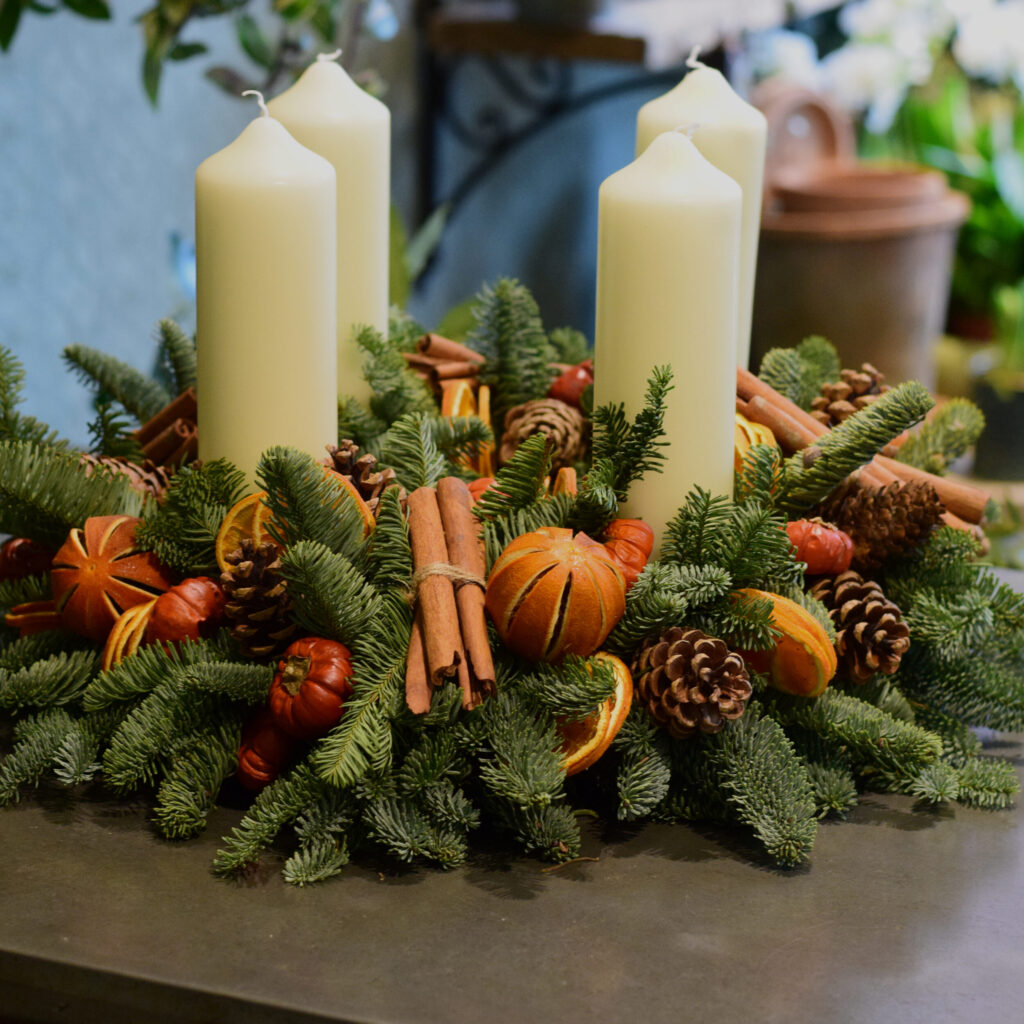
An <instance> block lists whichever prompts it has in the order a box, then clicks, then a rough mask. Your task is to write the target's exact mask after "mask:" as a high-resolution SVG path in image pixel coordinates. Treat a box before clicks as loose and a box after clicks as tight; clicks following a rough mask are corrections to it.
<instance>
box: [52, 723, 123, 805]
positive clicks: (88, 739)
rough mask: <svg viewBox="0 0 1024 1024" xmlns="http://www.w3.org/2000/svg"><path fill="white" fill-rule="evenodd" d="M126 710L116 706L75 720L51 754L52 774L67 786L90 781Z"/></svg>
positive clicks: (98, 767)
mask: <svg viewBox="0 0 1024 1024" xmlns="http://www.w3.org/2000/svg"><path fill="white" fill-rule="evenodd" d="M126 713H127V709H125V708H122V707H118V708H110V709H107V710H104V711H99V712H97V713H95V714H92V715H85V716H83V717H82V718H76V719H75V720H74V721H73V722H72V724H71V728H70V729H69V730H68V732H67V734H66V735H65V736H64V739H63V741H62V742H61V744H60V746H59V747H58V748H57V750H56V752H55V753H54V755H53V771H54V774H55V775H56V776H57V778H58V779H60V781H61V782H63V783H64V785H66V786H77V785H79V784H80V783H82V782H89V781H91V780H92V778H93V777H94V776H95V775H96V773H97V772H98V771H99V770H100V768H101V764H100V750H101V749H102V747H103V744H104V743H106V742H107V740H108V739H109V738H110V736H111V735H112V734H113V732H114V730H115V729H116V728H117V726H118V725H120V723H121V720H122V719H123V718H124V716H125V714H126Z"/></svg>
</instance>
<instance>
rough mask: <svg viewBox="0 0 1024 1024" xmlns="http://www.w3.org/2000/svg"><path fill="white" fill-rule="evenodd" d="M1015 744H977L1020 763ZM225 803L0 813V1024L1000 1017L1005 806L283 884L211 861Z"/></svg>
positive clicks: (273, 876)
mask: <svg viewBox="0 0 1024 1024" xmlns="http://www.w3.org/2000/svg"><path fill="white" fill-rule="evenodd" d="M1022 739H1024V738H1021V737H1014V738H1013V739H1012V740H1003V741H999V742H998V743H997V745H996V747H995V748H994V749H993V750H992V752H993V753H998V754H1000V755H1002V756H1009V757H1012V758H1013V759H1014V760H1015V761H1016V762H1017V763H1018V765H1020V764H1024V744H1022V742H1021V740H1022ZM238 817H239V812H237V811H232V810H227V809H218V810H217V811H216V812H215V814H214V816H213V820H212V822H211V828H210V830H209V831H208V832H207V834H206V835H205V836H204V837H202V838H200V839H199V840H196V841H193V842H189V843H169V842H164V841H162V840H160V839H158V838H157V837H156V835H155V834H154V833H153V832H152V830H151V829H150V827H149V826H148V825H147V824H146V820H145V819H146V806H145V804H144V803H143V802H141V801H140V802H136V803H130V804H125V803H121V802H117V801H115V800H113V799H112V798H110V797H104V796H102V795H98V794H95V793H90V792H89V791H85V792H84V793H83V794H79V797H78V799H72V797H71V794H69V793H67V791H63V790H60V789H58V788H52V789H51V788H45V789H43V790H42V791H41V792H40V793H39V794H38V795H36V796H34V797H33V796H30V797H28V798H27V799H26V800H25V801H23V802H22V803H21V804H20V805H18V806H16V807H14V808H12V809H10V810H7V811H5V812H2V813H0V837H2V840H3V848H4V865H3V870H2V874H0V907H2V908H3V914H2V917H0V1020H2V1021H4V1024H11V1022H22V1021H33V1022H37V1021H46V1022H51V1021H73V1022H74V1024H100V1022H102V1024H110V1022H112V1021H113V1022H115V1024H120V1022H135V1021H143V1020H144V1021H146V1024H170V1022H178V1021H190V1022H200V1021H203V1022H205V1021H214V1020H215V1021H217V1022H218V1024H234V1022H236V1021H237V1022H243V1021H244V1022H246V1024H305V1022H313V1021H321V1022H322V1021H354V1022H378V1021H387V1022H403V1024H404V1022H445V1024H449V1022H451V1024H459V1022H472V1024H476V1022H479V1021H482V1020H487V1021H490V1022H494V1024H502V1022H523V1021H535V1020H544V1019H546V1020H555V1021H559V1022H560V1024H574V1022H587V1024H594V1022H595V1021H601V1022H604V1021H621V1020H627V1019H631V1018H635V1019H636V1020H638V1021H642V1022H644V1024H658V1022H662V1021H665V1022H668V1021H671V1022H673V1024H676V1022H678V1021H679V1020H687V1021H690V1022H698V1024H702V1022H732V1021H738V1020H742V1019H753V1020H757V1021H764V1022H774V1021H779V1022H793V1021H824V1020H828V1021H829V1022H830V1024H843V1022H870V1024H883V1022H888V1021H893V1022H895V1021H899V1022H901V1024H915V1022H928V1024H942V1022H946V1021H949V1022H958V1024H959V1022H963V1021H966V1020H969V1019H977V1020H998V1021H1008V1020H1018V1019H1020V1012H1021V1011H1020V998H1021V996H1022V995H1024V982H1022V977H1024V916H1022V915H1021V913H1020V907H1021V906H1024V861H1022V853H1024V815H1022V814H1021V812H1020V811H1010V812H1002V813H986V812H982V811H974V810H969V809H965V808H961V807H955V808H945V809H941V810H938V811H934V810H921V809H917V808H915V807H914V805H913V802H912V801H911V800H910V799H909V798H903V797H892V796H885V797H880V796H868V797H867V798H866V799H865V800H864V801H863V803H862V804H861V805H860V806H859V807H858V808H856V809H855V810H854V812H853V813H852V814H851V815H850V816H849V819H848V820H847V821H846V822H836V823H830V822H829V823H825V824H823V826H822V828H821V830H820V833H819V836H818V840H817V843H816V845H815V849H814V853H813V858H812V861H811V864H810V865H809V866H807V867H805V868H802V869H798V870H794V871H781V870H777V869H774V868H772V867H770V866H768V865H767V864H765V863H763V862H758V861H757V860H755V859H752V857H751V853H752V851H751V848H750V847H749V846H746V845H745V844H744V843H743V842H742V841H741V840H740V837H739V836H738V835H732V836H730V835H728V834H725V833H721V832H713V831H703V830H695V829H691V828H687V827H682V826H667V825H666V826H662V825H648V826H645V827H638V828H636V829H633V830H619V831H618V833H617V834H609V833H601V832H599V831H598V830H597V829H596V827H595V830H594V831H592V832H590V833H589V834H588V836H587V839H586V843H585V849H584V853H585V854H587V855H588V856H595V857H599V860H598V861H597V862H584V863H577V864H572V865H568V866H565V867H562V868H560V869H559V870H557V871H548V872H545V871H544V870H543V865H541V864H539V863H538V862H536V861H533V860H527V859H522V860H512V859H506V858H505V857H503V856H496V855H488V856H486V857H481V858H480V859H478V860H476V861H474V862H473V863H472V864H470V865H468V866H466V867H463V868H461V869H458V870H455V871H451V872H448V873H444V872H441V871H435V870H430V869H413V870H410V871H408V872H406V873H404V874H396V875H390V876H381V875H379V874H378V873H377V872H376V871H374V870H370V869H368V868H364V867H352V868H348V869H346V871H345V872H344V873H343V875H342V876H341V877H340V878H338V879H335V880H333V881H331V882H328V883H326V884H324V885H320V886H314V887H312V888H308V889H296V888H292V887H289V886H286V885H285V884H284V883H283V882H282V881H281V878H280V876H279V874H278V873H277V869H278V868H279V867H280V860H279V859H276V858H275V857H274V856H271V857H268V858H267V860H266V862H265V864H264V866H263V868H264V869H263V870H262V872H261V874H260V875H259V877H258V878H254V879H252V880H250V881H249V882H248V883H247V884H238V883H228V882H223V881H218V880H216V879H214V878H213V877H212V876H211V875H210V873H209V864H210V860H211V857H212V855H213V853H214V851H215V850H216V848H217V845H218V839H219V837H220V836H221V835H223V834H224V833H225V832H226V831H227V830H228V829H229V828H230V827H231V826H232V825H233V824H234V823H235V822H236V821H237V819H238Z"/></svg>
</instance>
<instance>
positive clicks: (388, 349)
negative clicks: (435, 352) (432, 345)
mask: <svg viewBox="0 0 1024 1024" xmlns="http://www.w3.org/2000/svg"><path fill="white" fill-rule="evenodd" d="M355 342H356V345H357V346H358V347H359V348H360V349H362V352H363V376H364V377H365V378H366V382H367V384H368V385H369V388H370V395H371V397H370V413H371V414H372V415H373V416H374V417H376V418H377V419H378V420H380V421H382V422H383V423H384V425H385V426H390V425H391V424H392V423H394V422H395V421H396V420H399V419H401V418H402V417H403V416H407V415H408V414H409V413H414V412H422V413H429V414H436V413H437V404H436V403H435V401H434V396H433V395H432V394H431V393H430V389H429V388H428V387H427V385H426V384H425V383H424V382H423V381H422V380H420V379H419V377H417V376H416V374H415V373H413V372H412V371H411V370H410V369H409V367H408V366H407V365H406V362H405V360H404V359H403V358H402V344H401V338H400V337H398V336H396V337H395V338H393V339H392V338H387V339H385V338H384V337H383V336H382V335H380V334H379V333H378V332H377V331H375V330H373V328H371V327H364V328H363V329H362V330H361V331H360V332H359V333H358V334H357V335H356V338H355Z"/></svg>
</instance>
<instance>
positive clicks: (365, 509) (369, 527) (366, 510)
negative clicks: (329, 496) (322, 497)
mask: <svg viewBox="0 0 1024 1024" xmlns="http://www.w3.org/2000/svg"><path fill="white" fill-rule="evenodd" d="M324 472H325V473H330V474H331V476H333V477H334V479H335V480H337V481H338V483H339V484H341V485H342V487H344V488H345V490H346V491H348V493H349V494H350V495H352V500H353V501H354V502H355V503H356V507H357V508H358V509H359V514H360V515H361V516H362V517H363V536H364V537H368V536H369V535H370V534H371V533H372V532H373V530H374V528H375V527H376V525H377V520H376V519H374V518H373V512H372V511H371V510H370V506H369V505H367V504H366V501H365V500H364V499H363V496H362V495H361V494H360V493H359V491H358V490H356V486H355V484H353V483H352V481H351V480H350V479H349V478H348V477H347V476H343V475H342V474H341V473H339V472H338V471H337V470H336V469H329V468H328V467H326V466H325V467H324ZM332 507H333V506H332Z"/></svg>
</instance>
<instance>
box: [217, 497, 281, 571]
mask: <svg viewBox="0 0 1024 1024" xmlns="http://www.w3.org/2000/svg"><path fill="white" fill-rule="evenodd" d="M266 496H267V492H266V491H258V492H257V493H256V494H248V495H246V496H245V497H244V498H243V499H242V500H241V501H239V502H236V503H235V504H234V505H232V506H231V508H230V509H229V510H228V514H227V515H226V516H225V517H224V521H223V522H222V523H221V524H220V529H219V530H218V531H217V548H216V550H217V565H219V566H220V570H221V572H227V570H228V568H229V566H228V561H227V556H228V555H230V554H231V552H232V551H234V550H235V549H236V548H238V547H240V546H241V544H242V541H243V540H251V541H252V542H253V544H255V545H257V546H259V545H260V544H262V543H263V541H265V540H270V539H271V538H270V537H269V536H268V534H267V522H268V521H269V519H270V509H269V508H267V506H266V505H265V504H264V503H263V499H264V498H265V497H266Z"/></svg>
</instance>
